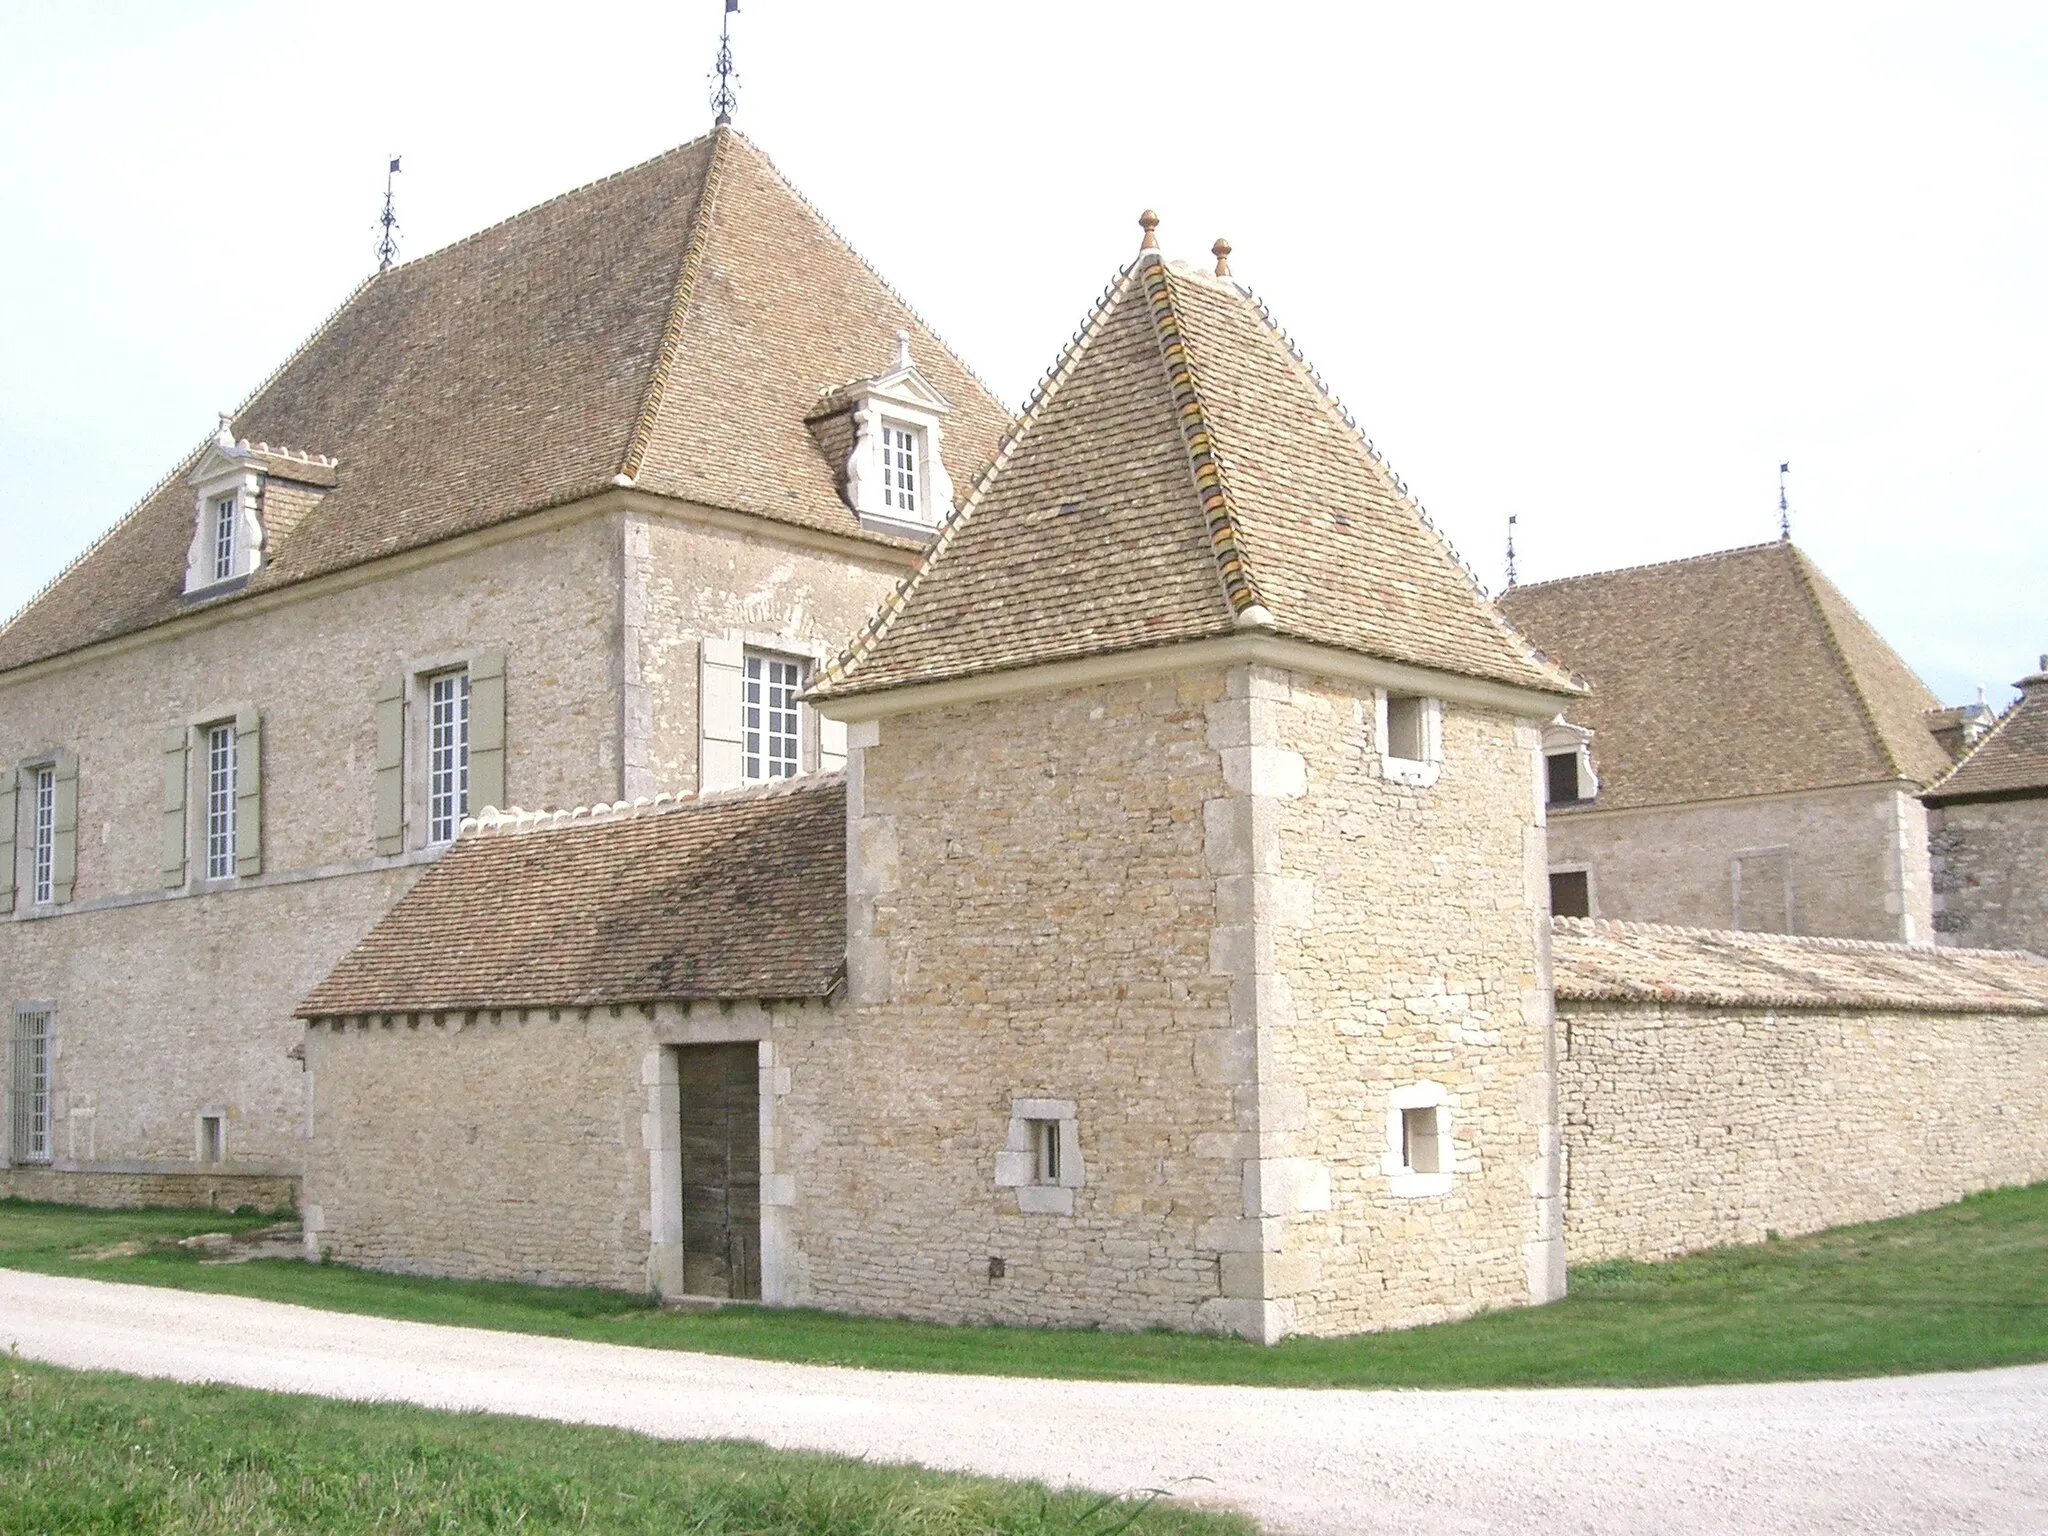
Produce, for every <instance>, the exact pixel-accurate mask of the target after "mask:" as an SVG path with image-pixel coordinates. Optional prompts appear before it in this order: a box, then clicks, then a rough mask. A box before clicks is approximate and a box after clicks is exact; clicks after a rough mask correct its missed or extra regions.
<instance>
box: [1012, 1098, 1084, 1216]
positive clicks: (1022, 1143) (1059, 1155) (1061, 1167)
mask: <svg viewBox="0 0 2048 1536" xmlns="http://www.w3.org/2000/svg"><path fill="white" fill-rule="evenodd" d="M1043 1126H1050V1127H1052V1130H1051V1134H1052V1135H1053V1137H1054V1138H1055V1144H1054V1151H1053V1156H1052V1164H1053V1166H1052V1167H1051V1168H1050V1170H1048V1169H1047V1168H1046V1166H1045V1164H1044V1162H1042V1161H1041V1155H1042V1153H1043V1152H1044V1150H1045V1149H1044V1147H1043V1145H1042V1144H1041V1142H1040V1141H1039V1138H1040V1137H1041V1136H1043V1135H1046V1134H1047V1132H1046V1131H1044V1130H1041V1129H1040V1127H1043ZM1048 1173H1049V1175H1050V1176H1049V1177H1048V1176H1047V1175H1048ZM1087 1184H1088V1166H1087V1164H1086V1163H1085V1162H1084V1161H1083V1160H1082V1157H1081V1120H1080V1114H1079V1109H1078V1106H1077V1105H1076V1103H1075V1101H1074V1100H1072V1099H1012V1100H1011V1101H1010V1128H1009V1134H1008V1135H1007V1136H1006V1137H1005V1138H1004V1142H1003V1149H1002V1151H1000V1152H998V1153H997V1154H996V1188H998V1189H1014V1190H1015V1191H1016V1192H1017V1209H1018V1210H1019V1211H1020V1212H1023V1213H1024V1214H1026V1215H1034V1214H1036V1215H1044V1216H1071V1215H1073V1214H1074V1191H1075V1190H1077V1189H1084V1188H1086V1187H1087Z"/></svg>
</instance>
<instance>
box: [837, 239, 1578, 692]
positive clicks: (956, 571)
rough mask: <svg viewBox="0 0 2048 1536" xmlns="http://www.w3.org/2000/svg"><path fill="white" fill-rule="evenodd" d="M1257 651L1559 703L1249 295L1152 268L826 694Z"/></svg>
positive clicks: (1120, 301)
mask: <svg viewBox="0 0 2048 1536" xmlns="http://www.w3.org/2000/svg"><path fill="white" fill-rule="evenodd" d="M1245 629H1253V630H1258V631H1262V632H1267V633H1272V634H1276V635H1280V636H1284V637H1288V638H1293V639H1298V640H1304V641H1309V642H1313V643H1317V644H1321V645H1327V646H1334V647H1339V648H1342V649H1345V650H1349V651H1354V652H1359V653H1362V654H1364V655H1368V656H1373V657H1377V658H1381V659H1384V660H1390V661H1397V662H1405V663H1410V664H1413V665H1416V666H1421V667H1428V668H1432V669H1436V670H1439V671H1443V672H1450V673H1456V674H1459V675H1463V676H1468V677H1474V678H1483V679H1488V680H1492V681H1497V682H1504V683H1508V684H1512V685H1515V686H1519V687H1524V688H1530V689H1536V690H1540V691H1543V692H1547V693H1552V694H1557V695H1561V696H1562V695H1570V694H1572V693H1575V692H1576V691H1577V687H1576V685H1575V684H1574V683H1573V682H1572V681H1571V679H1570V678H1569V677H1567V676H1566V675H1565V674H1564V673H1562V672H1561V671H1559V670H1557V669H1556V668H1554V667H1552V666H1550V665H1549V664H1547V663H1546V662H1544V661H1543V660H1542V658H1540V657H1538V656H1536V655H1535V654H1534V653H1532V652H1531V651H1530V649H1529V648H1528V647H1527V646H1526V645H1525V644H1523V643H1522V642H1521V640H1520V639H1519V638H1518V637H1517V636H1516V635H1515V634H1514V633H1513V632H1512V631H1511V630H1510V629H1508V628H1507V626H1506V625H1505V624H1503V623H1502V622H1501V620H1500V618H1499V616H1498V615H1497V614H1496V613H1495V612H1494V610H1493V609H1492V607H1491V605H1490V604H1489V603H1488V602H1487V600H1486V598H1485V596H1484V594H1483V593H1481V592H1480V590H1479V588H1478V584H1477V583H1476V582H1475V581H1474V580H1473V578H1472V576H1471V574H1470V573H1469V572H1468V571H1467V570H1465V568H1464V567H1463V566H1462V565H1460V564H1459V562H1458V559H1457V557H1456V555H1455V554H1453V553H1452V551H1451V549H1450V547H1449V545H1448V544H1447V543H1446V542H1445V541H1444V539H1443V538H1442V536H1441V535H1439V534H1438V533H1437V532H1436V530H1435V529H1434V528H1432V527H1431V526H1430V525H1429V523H1428V521H1427V520H1426V519H1425V518H1424V516H1423V515H1422V512H1421V509H1420V508H1419V507H1417V506H1416V504H1415V503H1414V501H1413V500H1412V499H1411V498H1410V497H1409V496H1408V495H1407V493H1406V491H1405V490H1404V489H1403V488H1402V486H1401V485H1400V483H1399V482H1398V481H1397V480H1396V479H1395V478H1394V476H1393V474H1392V472H1391V471H1390V470H1388V468H1387V467H1386V465H1385V464H1384V463H1382V462H1381V461H1380V459H1379V457H1378V456H1377V455H1376V454H1375V453H1374V452H1373V450H1372V448H1371V446H1370V445H1369V444H1368V443H1367V442H1366V441H1365V439H1364V438H1363V437H1362V436H1361V435H1360V433H1359V432H1358V429H1357V428H1356V427H1355V426H1354V425H1353V424H1352V423H1351V421H1350V420H1349V418H1347V417H1346V416H1345V415H1344V413H1343V411H1342V410H1341V408H1339V407H1338V406H1337V404H1336V403H1335V401H1333V400H1332V399H1331V398H1330V397H1329V395H1328V394H1327V393H1326V392H1325V391H1324V390H1323V388H1322V386H1321V384H1320V383H1319V381H1318V380H1317V379H1316V377H1315V375H1314V374H1313V373H1312V372H1311V371H1310V369H1309V368H1308V366H1307V364H1306V363H1305V362H1304V361H1303V360H1302V358H1301V357H1300V355H1299V354H1298V353H1296V351H1295V350H1294V348H1293V346H1292V344H1291V343H1290V342H1289V341H1288V339H1287V338H1286V336H1285V335H1284V334H1282V333H1281V331H1280V330H1279V329H1278V327H1277V326H1275V325H1274V323H1273V321H1272V319H1271V317H1270V316H1269V315H1268V314H1267V313H1266V312H1265V310H1264V309H1263V308H1262V307H1261V306H1260V305H1259V304H1258V303H1257V302H1256V301H1255V300H1254V299H1253V298H1252V297H1251V295H1250V293H1249V292H1248V291H1247V290H1245V289H1243V288H1241V287H1239V286H1238V285H1237V284H1236V283H1234V282H1232V281H1230V280H1229V279H1228V278H1226V277H1222V276H1210V275H1208V274H1205V273H1197V272H1193V271H1191V270H1189V269H1188V268H1186V267H1184V266H1181V265H1179V264H1177V263H1176V264H1169V263H1168V262H1166V261H1165V260H1164V259H1162V258H1161V256H1160V255H1159V253H1158V251H1157V250H1156V249H1152V248H1151V246H1150V237H1149V234H1148V244H1147V248H1146V249H1144V250H1141V251H1140V253H1139V256H1138V259H1137V260H1136V261H1134V262H1133V263H1131V265H1130V266H1128V267H1126V268H1125V269H1124V270H1123V271H1122V272H1120V273H1119V274H1118V275H1117V277H1116V279H1115V281H1114V282H1112V283H1111V284H1110V286H1109V288H1108V290H1107V291H1106V292H1105V294H1104V295H1103V297H1102V299H1101V301H1100V302H1099V303H1098V305H1097V306H1096V308H1095V310H1094V312H1093V313H1092V314H1091V315H1090V316H1089V318H1088V321H1087V322H1086V324H1085V325H1084V326H1083V328H1082V330H1081V332H1080V333H1079V334H1078V335H1077V336H1076V338H1075V340H1074V341H1073V343H1072V344H1071V345H1070V346H1069V347H1068V349H1067V351H1066V353H1065V355H1064V356H1063V357H1062V358H1061V360H1060V362H1059V363H1058V365H1057V366H1056V367H1055V368H1054V369H1053V371H1052V372H1051V373H1050V374H1049V375H1048V377H1047V381H1046V382H1045V383H1044V384H1043V385H1042V386H1041V388H1040V390H1039V393H1038V395H1037V397H1036V398H1035V399H1034V401H1033V402H1032V403H1031V405H1030V406H1029V407H1028V408H1027V410H1026V413H1025V416H1024V420H1023V422H1022V424H1021V425H1020V426H1019V428H1018V430H1017V432H1016V434H1015V435H1014V437H1013V438H1012V439H1011V440H1010V442H1009V443H1008V444H1007V445H1006V446H1005V447H1004V449H1003V452H1002V453H1001V455H1000V456H999V457H998V459H997V461H996V464H995V467H994V468H993V469H992V470H991V471H990V472H989V474H988V476H987V478H986V479H985V480H984V481H983V482H982V484H981V485H980V486H978V487H977V488H976V490H975V492H974V494H973V495H972V496H970V497H969V498H968V501H967V503H966V505H965V506H964V507H963V508H962V509H961V511H960V512H959V514H958V515H957V516H955V517H954V518H953V519H952V520H951V521H950V522H949V523H948V524H947V526H946V527H945V529H944V530H943V531H942V532H941V534H940V535H939V538H938V539H937V540H936V541H934V543H933V545H932V547H931V549H930V550H928V551H927V553H926V556H925V559H924V562H923V564H922V565H921V566H920V568H919V570H918V571H917V572H916V573H915V574H914V575H913V576H912V577H911V578H910V579H909V580H908V581H907V582H906V583H905V584H904V586H903V587H902V588H901V589H900V590H899V591H898V593H897V594H896V595H895V596H894V597H893V598H891V599H890V601H889V602H888V603H886V604H884V605H883V608H882V609H881V611H880V612H879V613H878V614H877V615H876V616H875V618H874V619H873V620H871V621H870V623H869V625H868V626H867V628H866V629H865V630H864V631H863V632H862V634H861V635H860V636H859V637H858V638H857V639H856V640H855V642H854V644H853V645H852V646H851V647H850V648H849V649H848V651H847V652H846V653H845V654H844V655H842V656H841V657H839V658H838V659H837V660H836V661H835V662H834V663H833V664H832V666H831V667H830V668H828V669H827V671H826V673H825V675H824V677H823V678H822V679H821V681H820V682H819V684H818V685H817V686H816V688H815V690H814V696H816V697H820V698H831V697H843V696H848V695H853V694H860V693H869V692H875V691H879V690H883V689H888V688H897V687H902V686H906V685H910V684H917V683H927V682H935V681H940V680H943V679H949V678H957V677H963V676H967V675H971V674H978V673H988V672H998V671H1005V670H1011V669H1015V668H1019V667H1028V666H1034V665H1038V664H1042V663H1046V662H1054V661H1063V660H1073V659H1078V658H1081V657H1086V656H1097V655H1102V654H1105V653H1110V652H1119V651H1130V650H1138V649H1143V648H1149V647H1157V646H1165V645H1172V644H1177V643H1183V642H1188V641H1194V640H1201V639H1206V638H1211V637H1215V636H1221V635H1228V634H1232V633H1235V632H1238V631H1241V630H1245Z"/></svg>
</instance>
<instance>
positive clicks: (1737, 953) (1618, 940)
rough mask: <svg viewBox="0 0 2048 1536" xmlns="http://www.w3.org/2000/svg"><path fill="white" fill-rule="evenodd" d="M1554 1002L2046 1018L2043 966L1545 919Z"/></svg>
mask: <svg viewBox="0 0 2048 1536" xmlns="http://www.w3.org/2000/svg"><path fill="white" fill-rule="evenodd" d="M1550 956H1551V967H1552V973H1553V976H1554V980H1555V985H1556V988H1557V996H1558V1000H1559V1001H1560V1002H1572V1001H1589V1002H1590V1001H1616V1002H1671V1003H1694V1004H1702V1005H1705V1006H1709V1007H1715V1006H1719V1007H1731V1008H1745V1007H1752V1008H1844V1007H1847V1008H1909V1009H1920V1010H1926V1011H1929V1012H1935V1013H2005V1014H2048V961H2044V960H2043V959H2042V958H2041V957H2040V956H2038V955H2032V954H2027V953H2024V952H2022V951H2019V950H2006V949H1930V948H1922V947H1920V946H1917V945H1909V944H1878V943H1871V942H1868V941H1866V940H1862V939H1810V938H1795V937H1792V936H1790V935H1787V934H1779V933H1730V932H1721V931H1716V930H1712V929H1706V928H1665V927H1659V926H1657V925H1656V924H1653V923H1616V922H1602V921H1596V920H1589V919H1586V918H1580V917H1569V918H1567V917H1560V918H1553V919H1552V920H1551V941H1550Z"/></svg>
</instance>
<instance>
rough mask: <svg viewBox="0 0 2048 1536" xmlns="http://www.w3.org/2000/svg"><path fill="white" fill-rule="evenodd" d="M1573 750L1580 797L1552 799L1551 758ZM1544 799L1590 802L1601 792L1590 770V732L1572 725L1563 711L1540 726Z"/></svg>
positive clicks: (1558, 802) (1547, 802) (1563, 802)
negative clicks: (1577, 771) (1574, 798)
mask: <svg viewBox="0 0 2048 1536" xmlns="http://www.w3.org/2000/svg"><path fill="white" fill-rule="evenodd" d="M1568 752H1570V753H1575V754H1576V755H1577V756H1578V759H1579V797H1578V799H1576V800H1552V799H1551V798H1550V777H1549V771H1550V759H1551V758H1553V757H1562V756H1564V755H1565V754H1566V753H1568ZM1542 766H1543V771H1544V778H1543V803H1544V805H1545V806H1546V807H1548V806H1552V805H1567V806H1576V805H1589V804H1591V803H1592V801H1593V800H1594V798H1595V797H1597V796H1598V795H1599V793H1600V776H1599V775H1598V774H1597V773H1595V772H1594V771H1593V733H1592V732H1591V731H1589V730H1587V729H1586V728H1585V727H1584V726H1579V725H1573V724H1571V723H1570V722H1569V721H1567V720H1566V719H1565V718H1564V717H1563V716H1562V715H1560V716H1559V717H1558V718H1557V719H1555V720H1553V721H1551V723H1550V724H1549V725H1546V726H1545V727H1544V728H1543V765H1542Z"/></svg>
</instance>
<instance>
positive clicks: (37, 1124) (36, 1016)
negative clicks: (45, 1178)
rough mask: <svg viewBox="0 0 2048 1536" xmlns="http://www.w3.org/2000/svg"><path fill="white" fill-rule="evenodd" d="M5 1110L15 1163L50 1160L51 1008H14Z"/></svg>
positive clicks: (9, 1045)
mask: <svg viewBox="0 0 2048 1536" xmlns="http://www.w3.org/2000/svg"><path fill="white" fill-rule="evenodd" d="M7 1109H8V1120H9V1122H10V1125H11V1127H12V1130H13V1135H12V1138H11V1140H10V1147H11V1156H12V1158H13V1160H14V1161H15V1162H17V1163H47V1162H48V1161H49V1160H50V1010H49V1009H47V1008H17V1009H16V1010H15V1011H14V1028H13V1030H12V1032H11V1033H10V1034H9V1035H8V1037H7Z"/></svg>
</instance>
